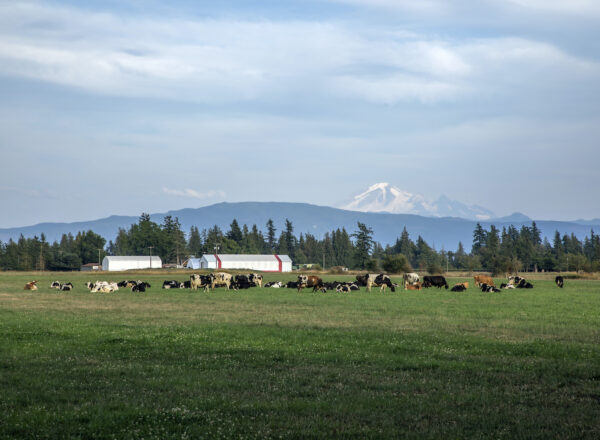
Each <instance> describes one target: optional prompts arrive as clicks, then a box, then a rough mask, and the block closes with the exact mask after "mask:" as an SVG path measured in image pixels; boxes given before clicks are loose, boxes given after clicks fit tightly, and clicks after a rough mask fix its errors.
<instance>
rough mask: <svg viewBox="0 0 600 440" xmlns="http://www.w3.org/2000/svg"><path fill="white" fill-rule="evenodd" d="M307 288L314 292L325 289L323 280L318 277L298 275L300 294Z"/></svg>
mask: <svg viewBox="0 0 600 440" xmlns="http://www.w3.org/2000/svg"><path fill="white" fill-rule="evenodd" d="M305 287H312V288H313V290H312V291H313V292H316V291H317V290H321V291H322V290H323V289H325V286H324V285H323V280H322V279H321V278H319V277H318V276H316V275H298V293H300V292H301V291H302V289H304V288H305Z"/></svg>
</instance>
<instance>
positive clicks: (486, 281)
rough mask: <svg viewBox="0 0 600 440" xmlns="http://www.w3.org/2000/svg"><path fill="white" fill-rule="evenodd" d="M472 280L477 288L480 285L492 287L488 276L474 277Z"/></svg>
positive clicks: (491, 280) (490, 278)
mask: <svg viewBox="0 0 600 440" xmlns="http://www.w3.org/2000/svg"><path fill="white" fill-rule="evenodd" d="M473 279H474V280H475V284H477V286H481V285H482V284H487V285H488V286H494V280H493V279H492V277H491V276H489V275H475V276H474V277H473Z"/></svg>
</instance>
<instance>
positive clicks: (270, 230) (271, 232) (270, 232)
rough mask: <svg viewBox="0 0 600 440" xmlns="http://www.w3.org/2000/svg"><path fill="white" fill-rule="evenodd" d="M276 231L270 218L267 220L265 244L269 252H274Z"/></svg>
mask: <svg viewBox="0 0 600 440" xmlns="http://www.w3.org/2000/svg"><path fill="white" fill-rule="evenodd" d="M276 231H277V229H275V225H274V224H273V220H271V219H269V220H267V245H268V247H269V251H270V252H274V251H275V246H276V245H277V241H276V237H275V232H276Z"/></svg>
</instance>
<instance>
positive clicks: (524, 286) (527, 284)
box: [513, 278, 533, 289]
mask: <svg viewBox="0 0 600 440" xmlns="http://www.w3.org/2000/svg"><path fill="white" fill-rule="evenodd" d="M513 285H514V286H515V287H516V288H517V289H533V284H531V283H530V282H529V281H527V280H526V279H525V278H521V280H520V281H519V284H513Z"/></svg>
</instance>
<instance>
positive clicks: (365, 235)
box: [351, 222, 373, 269]
mask: <svg viewBox="0 0 600 440" xmlns="http://www.w3.org/2000/svg"><path fill="white" fill-rule="evenodd" d="M357 225H358V230H357V231H355V232H354V233H353V234H352V235H351V237H353V238H354V239H355V244H354V248H355V261H356V266H357V267H358V268H359V269H362V268H365V267H366V265H367V261H368V260H369V259H370V256H371V249H372V247H373V230H372V229H371V228H369V227H368V226H367V225H365V224H364V223H361V222H358V223H357Z"/></svg>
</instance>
